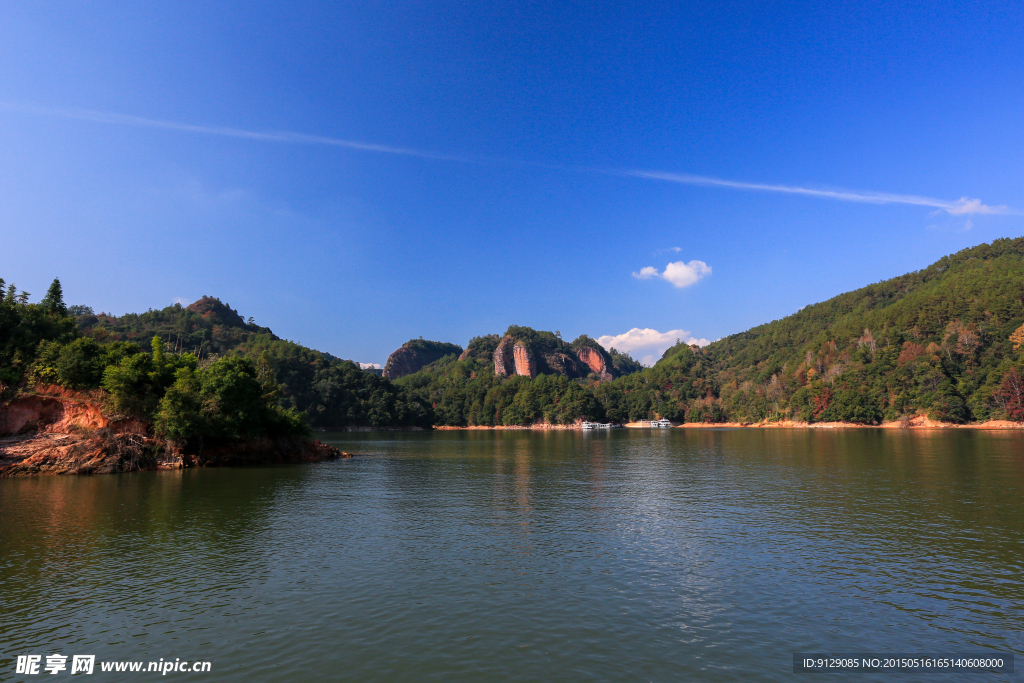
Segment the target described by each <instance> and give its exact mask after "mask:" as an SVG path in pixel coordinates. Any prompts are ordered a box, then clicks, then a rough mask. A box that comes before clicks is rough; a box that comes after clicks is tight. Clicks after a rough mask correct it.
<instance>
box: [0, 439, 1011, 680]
mask: <svg viewBox="0 0 1024 683" xmlns="http://www.w3.org/2000/svg"><path fill="white" fill-rule="evenodd" d="M323 438H324V440H325V441H329V442H331V443H334V444H336V445H338V446H339V447H341V448H343V449H344V450H347V451H351V452H355V453H359V454H361V455H360V456H359V457H356V458H353V459H351V460H346V461H337V462H325V463H318V464H312V465H301V466H288V467H260V468H252V469H208V470H187V471H179V472H148V473H138V474H131V475H105V476H94V477H53V476H50V477H36V478H28V479H15V480H0V515H2V517H0V680H3V681H8V680H63V678H64V677H67V676H69V675H70V674H69V671H70V662H71V660H70V659H69V660H68V671H64V672H62V673H61V674H60V677H58V676H50V675H48V674H44V675H36V676H22V675H18V674H16V673H15V657H16V655H20V654H40V655H43V656H44V658H43V664H44V665H45V655H49V654H52V653H60V654H63V655H68V656H69V657H70V656H71V655H74V654H94V655H96V658H97V661H98V662H101V661H111V660H140V661H142V660H144V661H147V662H148V661H155V660H159V659H160V658H163V659H164V660H165V661H173V660H174V659H176V658H180V659H182V660H188V661H191V660H208V661H210V662H212V672H211V673H208V674H197V673H177V672H171V673H168V674H167V676H166V680H172V679H179V680H180V679H189V680H210V681H213V680H216V681H246V682H248V683H252V682H254V681H328V680H353V681H446V682H447V681H506V680H507V681H511V680H515V681H755V680H756V681H782V680H785V681H789V680H794V679H797V680H800V679H805V678H806V675H805V674H794V673H793V671H792V666H793V653H794V652H849V653H854V652H856V653H872V652H878V653H887V652H900V653H913V652H922V653H942V652H965V651H967V652H970V651H979V650H995V651H1001V652H1007V653H1016V655H1017V658H1018V660H1021V655H1022V654H1024V636H1022V628H1024V436H1022V435H1019V434H1011V433H982V432H974V431H949V432H913V433H909V432H901V431H882V430H849V431H824V430H805V431H800V430H682V429H675V430H665V431H650V430H617V431H614V432H601V433H581V432H523V431H520V432H436V433H370V434H328V435H326V436H325V437H323ZM1022 666H1024V660H1021V661H1018V662H1017V666H1016V669H1017V671H1018V673H1012V674H999V673H982V674H973V675H970V676H968V677H966V680H981V681H1001V680H1018V678H1016V677H1020V676H1021V674H1020V673H1019V672H1020V669H1021V667H1022ZM155 676H157V674H155V673H149V674H134V675H130V674H104V673H101V672H100V671H99V665H98V664H97V666H96V673H95V674H94V675H93V676H92V677H90V678H87V679H85V680H94V681H106V680H137V679H140V678H141V679H153V678H154V677H155ZM811 678H812V679H813V680H818V679H819V678H821V677H815V676H812V677H811ZM824 678H825V679H826V680H857V681H863V680H883V679H884V680H889V677H887V676H886V677H884V678H883V675H880V674H863V673H860V674H831V675H826V676H825V677H824ZM894 678H896V679H897V680H900V681H914V680H965V677H964V676H963V675H960V676H952V675H938V676H936V675H934V674H929V675H922V674H914V673H906V674H898V675H896V676H894ZM73 680H78V679H77V678H74V679H73Z"/></svg>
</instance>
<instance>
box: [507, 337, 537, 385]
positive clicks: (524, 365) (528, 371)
mask: <svg viewBox="0 0 1024 683" xmlns="http://www.w3.org/2000/svg"><path fill="white" fill-rule="evenodd" d="M512 357H513V359H514V360H515V368H516V374H517V375H519V376H520V377H529V378H530V379H533V378H534V377H536V376H537V358H536V356H534V354H533V351H532V350H531V349H530V347H529V346H527V345H526V343H525V342H521V341H520V342H516V345H515V346H514V347H512Z"/></svg>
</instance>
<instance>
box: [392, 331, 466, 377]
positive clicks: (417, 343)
mask: <svg viewBox="0 0 1024 683" xmlns="http://www.w3.org/2000/svg"><path fill="white" fill-rule="evenodd" d="M461 353H462V347H461V346H458V345H457V344H449V343H447V342H436V341H427V340H426V339H410V340H409V341H407V342H406V343H405V344H403V345H402V346H401V348H399V349H397V350H396V351H395V352H394V353H392V354H391V355H390V356H388V362H387V364H386V365H385V366H384V376H385V377H387V378H388V379H398V378H399V377H405V376H406V375H411V374H413V373H416V372H419V371H420V370H422V369H423V368H425V367H426V366H428V365H430V364H431V363H433V362H435V361H438V360H440V359H442V358H444V357H445V356H458V355H460V354H461Z"/></svg>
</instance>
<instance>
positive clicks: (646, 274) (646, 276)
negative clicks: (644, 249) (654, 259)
mask: <svg viewBox="0 0 1024 683" xmlns="http://www.w3.org/2000/svg"><path fill="white" fill-rule="evenodd" d="M633 277H635V278H636V279H637V280H650V279H651V278H652V277H661V273H659V272H658V269H657V268H655V267H654V266H647V267H646V268H641V269H640V272H639V273H633Z"/></svg>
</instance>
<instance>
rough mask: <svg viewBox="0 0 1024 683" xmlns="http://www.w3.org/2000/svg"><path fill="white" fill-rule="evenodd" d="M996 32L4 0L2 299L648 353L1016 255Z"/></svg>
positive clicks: (950, 18)
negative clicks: (213, 303)
mask: <svg viewBox="0 0 1024 683" xmlns="http://www.w3.org/2000/svg"><path fill="white" fill-rule="evenodd" d="M1022 28H1024V4H1021V3H991V4H980V3H965V2H957V3H950V2H929V3H923V2H919V3H893V2H885V3H882V2H877V3H868V2H864V3H831V4H824V3H818V2H814V3H810V2H808V3H795V2H791V3H771V2H769V3H765V2H760V3H721V2H707V3H678V2H673V3H667V2H666V3H636V2H630V3H581V2H576V3H570V2H543V3H526V2H501V3H439V2H433V3H425V2H410V3H380V2H368V3H331V4H326V3H324V4H318V3H299V2H291V3H270V2H263V3H259V2H253V3H217V2H201V3H200V2H178V3H124V2H91V3H79V2H52V3H38V2H32V3H30V2H16V1H15V2H7V3H4V21H3V22H0V235H2V247H0V277H3V278H5V279H6V280H7V281H8V282H11V281H14V282H16V283H17V284H18V285H19V287H20V288H24V289H26V290H28V291H29V292H32V293H33V294H34V297H33V300H36V299H38V297H39V296H40V295H41V294H42V293H43V292H45V289H46V287H47V285H48V284H49V282H50V280H51V279H52V278H53V277H54V276H59V277H60V278H61V282H62V283H63V284H64V288H65V292H66V299H67V300H68V302H69V303H85V304H89V305H92V306H93V307H94V308H96V309H97V310H106V311H110V312H114V313H124V312H130V311H143V310H145V309H147V308H151V307H152V308H160V307H163V306H165V305H168V304H170V303H172V302H174V301H175V300H181V301H185V302H190V301H192V300H194V299H197V298H199V297H200V296H202V295H205V294H209V295H214V296H218V297H220V298H221V299H222V300H224V301H227V302H228V303H230V304H231V305H232V306H233V307H235V308H237V309H238V310H239V311H240V312H241V313H242V314H243V315H245V316H246V317H248V316H254V317H255V318H256V320H257V321H258V322H259V323H261V324H264V325H267V326H269V327H271V328H273V329H274V330H275V332H277V333H278V334H279V335H281V336H283V337H285V338H289V339H293V340H295V341H298V342H300V343H303V344H306V345H309V346H312V347H314V348H319V349H322V350H325V351H329V352H331V353H334V354H336V355H339V356H342V357H345V358H353V359H355V360H359V361H363V362H377V363H382V362H383V361H384V360H385V359H386V358H387V355H388V353H390V352H391V351H392V350H394V349H395V348H397V347H398V346H399V345H401V344H402V343H403V342H404V341H406V340H407V339H409V338H411V337H418V336H423V337H425V338H427V339H438V340H444V341H452V342H456V343H459V344H463V345H464V344H465V343H466V341H467V340H468V339H469V338H470V337H471V336H474V335H477V334H484V333H489V332H501V331H504V329H505V328H506V327H507V326H508V325H509V324H517V325H529V326H532V327H535V328H538V329H551V330H559V331H561V332H562V335H563V337H565V338H572V337H575V336H576V335H578V334H581V333H587V334H590V335H592V336H595V337H599V336H607V337H618V338H619V345H620V346H622V345H629V346H631V347H632V348H633V349H634V355H636V356H637V357H644V356H650V355H651V354H655V353H656V352H657V349H658V348H662V347H663V346H664V344H665V343H666V340H669V339H670V340H671V341H674V338H675V337H676V336H684V337H687V338H688V337H691V336H692V337H693V338H696V339H717V338H720V337H723V336H726V335H728V334H732V333H735V332H739V331H742V330H744V329H747V328H749V327H751V326H753V325H756V324H759V323H762V322H766V321H769V320H773V319H776V318H779V317H783V316H785V315H788V314H790V313H792V312H794V311H796V310H797V309H799V308H800V307H801V306H804V305H806V304H808V303H813V302H816V301H821V300H823V299H827V298H829V297H831V296H834V295H836V294H839V293H841V292H843V291H847V290H850V289H854V288H857V287H860V286H863V285H865V284H868V283H870V282H874V281H878V280H881V279H885V278H889V277H893V276H896V275H899V274H902V273H904V272H907V271H910V270H915V269H917V268H921V267H924V266H926V265H927V264H929V263H931V262H932V261H934V260H936V259H937V258H939V257H941V256H942V255H944V254H948V253H952V252H955V251H957V250H959V249H962V248H965V247H968V246H972V245H975V244H978V243H981V242H987V241H991V240H992V239H995V238H998V237H1016V236H1019V235H1021V234H1024V217H1022V210H1024V123H1022V122H1024V85H1022V84H1024V40H1021V38H1020V36H1021V30H1022ZM670 264H672V265H670ZM677 285H680V286H677ZM634 328H635V329H637V330H647V332H643V333H640V332H634V333H633V334H632V335H631V336H622V335H627V334H628V333H629V331H630V330H633V329H634ZM648 342H649V343H648ZM644 344H646V346H645V345H644Z"/></svg>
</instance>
